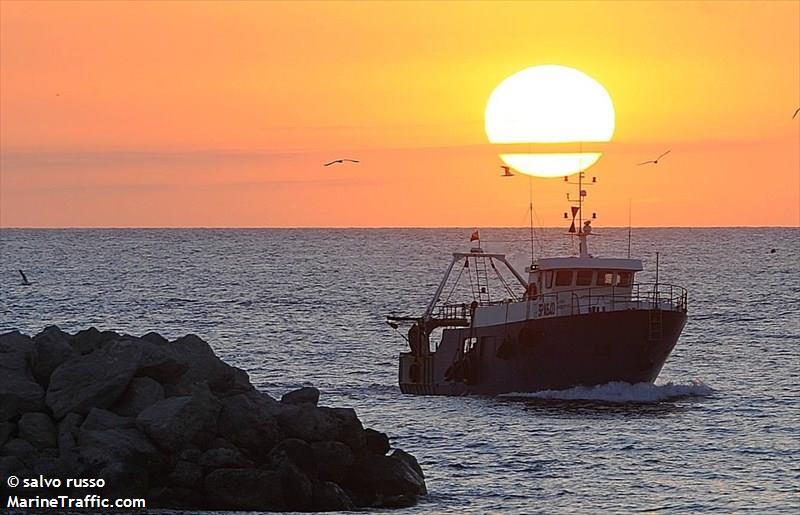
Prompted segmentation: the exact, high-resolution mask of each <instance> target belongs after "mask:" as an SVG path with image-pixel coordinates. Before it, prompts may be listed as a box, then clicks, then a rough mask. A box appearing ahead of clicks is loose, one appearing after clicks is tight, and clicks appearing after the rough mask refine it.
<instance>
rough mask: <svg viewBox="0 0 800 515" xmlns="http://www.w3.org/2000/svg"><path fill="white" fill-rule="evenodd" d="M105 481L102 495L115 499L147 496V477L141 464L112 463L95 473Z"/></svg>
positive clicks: (145, 470)
mask: <svg viewBox="0 0 800 515" xmlns="http://www.w3.org/2000/svg"><path fill="white" fill-rule="evenodd" d="M97 477H101V478H103V479H104V480H105V482H106V486H105V487H104V488H103V495H107V496H109V497H116V498H141V497H144V496H145V495H146V494H147V490H148V484H149V475H148V472H147V467H146V466H145V465H144V464H143V463H139V462H135V461H112V462H110V463H108V464H106V465H105V466H104V467H103V468H101V469H100V471H99V472H98V473H97Z"/></svg>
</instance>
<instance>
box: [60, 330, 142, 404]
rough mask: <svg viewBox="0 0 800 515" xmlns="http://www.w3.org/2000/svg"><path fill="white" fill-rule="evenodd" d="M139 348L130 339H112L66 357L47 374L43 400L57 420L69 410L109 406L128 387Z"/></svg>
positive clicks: (140, 352)
mask: <svg viewBox="0 0 800 515" xmlns="http://www.w3.org/2000/svg"><path fill="white" fill-rule="evenodd" d="M141 357H142V351H141V349H140V348H139V347H138V346H137V345H136V344H135V343H133V342H131V341H115V342H111V343H108V344H106V345H104V346H102V347H100V348H99V349H97V350H95V351H93V352H91V353H89V354H86V355H84V356H77V357H74V358H72V359H69V360H67V361H65V362H64V363H62V364H61V366H59V367H58V368H57V369H56V370H55V371H54V372H53V374H52V375H51V376H50V386H49V387H48V389H47V396H46V397H45V402H46V403H47V406H48V407H49V408H50V409H51V410H52V412H53V416H54V417H55V418H57V419H60V418H61V417H63V416H64V415H66V414H67V413H70V412H76V413H81V414H86V413H88V412H89V410H90V409H91V408H93V407H97V408H109V407H111V406H112V405H113V404H114V402H116V400H117V399H118V398H119V397H120V396H121V395H122V393H123V392H124V391H125V389H126V388H127V387H128V383H130V381H131V378H133V375H134V373H136V370H137V368H138V367H139V360H140V359H141Z"/></svg>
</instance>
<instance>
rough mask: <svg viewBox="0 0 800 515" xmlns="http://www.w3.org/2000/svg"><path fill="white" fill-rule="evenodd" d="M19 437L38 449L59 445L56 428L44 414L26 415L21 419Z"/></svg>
mask: <svg viewBox="0 0 800 515" xmlns="http://www.w3.org/2000/svg"><path fill="white" fill-rule="evenodd" d="M18 427H19V437H20V438H23V439H25V440H27V441H28V442H29V443H30V444H31V445H33V446H34V447H36V448H37V449H45V448H48V447H52V448H55V447H56V446H57V445H58V438H57V436H56V426H55V425H54V424H53V421H52V420H51V419H50V417H49V416H47V415H45V414H44V413H25V414H24V415H22V416H21V417H20V419H19V423H18Z"/></svg>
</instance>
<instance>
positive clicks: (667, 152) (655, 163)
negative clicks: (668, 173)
mask: <svg viewBox="0 0 800 515" xmlns="http://www.w3.org/2000/svg"><path fill="white" fill-rule="evenodd" d="M670 152H672V150H667V151H666V152H664V153H663V154H661V155H660V156H658V157H657V158H655V159H652V160H650V161H644V162H642V163H639V164H638V165H637V166H642V165H646V164H650V163H653V164H654V165H657V164H658V160H659V159H661V158H662V157H664V156H665V155H667V154H669V153H670Z"/></svg>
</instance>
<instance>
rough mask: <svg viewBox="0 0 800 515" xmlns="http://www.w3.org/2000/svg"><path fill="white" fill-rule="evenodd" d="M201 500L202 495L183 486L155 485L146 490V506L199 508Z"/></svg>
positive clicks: (180, 508)
mask: <svg viewBox="0 0 800 515" xmlns="http://www.w3.org/2000/svg"><path fill="white" fill-rule="evenodd" d="M202 502H203V496H202V495H198V492H197V491H195V490H192V489H189V488H185V487H180V486H171V487H169V486H157V487H155V488H151V489H150V490H148V491H147V504H148V506H158V507H159V508H175V509H179V510H186V508H201V507H202Z"/></svg>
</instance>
